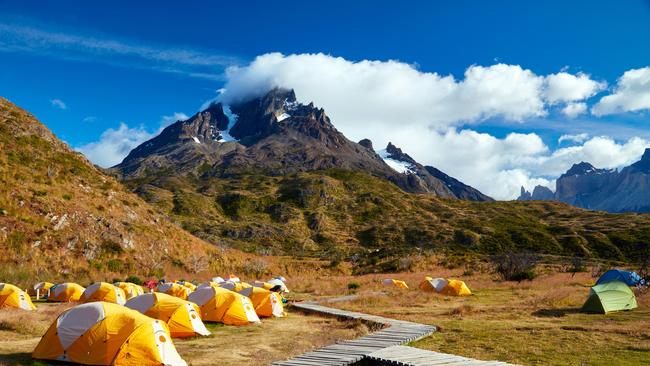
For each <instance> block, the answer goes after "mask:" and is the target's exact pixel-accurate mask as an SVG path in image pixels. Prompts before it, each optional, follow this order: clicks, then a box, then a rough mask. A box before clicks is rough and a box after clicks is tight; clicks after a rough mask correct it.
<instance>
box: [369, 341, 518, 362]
mask: <svg viewBox="0 0 650 366" xmlns="http://www.w3.org/2000/svg"><path fill="white" fill-rule="evenodd" d="M367 359H368V360H370V361H374V362H370V364H375V365H396V366H470V365H471V366H513V365H512V364H509V363H505V362H499V361H478V360H474V359H471V358H467V357H461V356H456V355H450V354H446V353H439V352H433V351H426V350H423V349H419V348H413V347H406V346H393V347H388V348H384V349H381V350H378V351H376V352H373V353H371V354H369V355H368V356H367Z"/></svg>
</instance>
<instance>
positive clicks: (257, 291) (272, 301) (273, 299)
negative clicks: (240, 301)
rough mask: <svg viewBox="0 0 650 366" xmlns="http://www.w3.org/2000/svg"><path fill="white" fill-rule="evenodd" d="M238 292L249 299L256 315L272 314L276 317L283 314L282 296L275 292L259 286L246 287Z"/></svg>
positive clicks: (265, 315) (268, 315)
mask: <svg viewBox="0 0 650 366" xmlns="http://www.w3.org/2000/svg"><path fill="white" fill-rule="evenodd" d="M239 293H240V294H242V295H244V296H246V297H248V298H249V299H251V302H252V303H253V308H254V309H255V313H257V316H259V317H271V316H274V317H278V318H279V317H283V316H284V306H283V305H282V298H281V297H280V295H279V294H278V293H277V292H271V291H269V290H265V289H263V288H260V287H248V288H245V289H243V290H241V291H239Z"/></svg>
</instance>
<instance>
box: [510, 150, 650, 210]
mask: <svg viewBox="0 0 650 366" xmlns="http://www.w3.org/2000/svg"><path fill="white" fill-rule="evenodd" d="M518 200H520V201H525V200H556V201H560V202H565V203H568V204H571V205H574V206H577V207H581V208H586V209H590V210H602V211H607V212H613V213H620V212H650V149H646V150H645V152H644V154H643V156H642V157H641V160H639V161H638V162H635V163H633V164H631V165H630V166H627V167H624V168H623V169H621V170H620V171H619V170H616V169H598V168H596V167H594V166H593V165H591V164H589V163H587V162H580V163H577V164H574V165H573V166H572V167H571V168H570V169H569V170H567V172H566V173H564V174H562V175H561V176H560V177H559V178H558V179H557V180H556V191H555V193H553V192H551V191H550V189H548V188H546V187H542V186H537V187H535V189H534V191H533V193H532V194H531V193H530V192H527V191H526V190H525V189H524V188H523V187H522V193H521V195H520V197H519V198H518Z"/></svg>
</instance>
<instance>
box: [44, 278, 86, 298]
mask: <svg viewBox="0 0 650 366" xmlns="http://www.w3.org/2000/svg"><path fill="white" fill-rule="evenodd" d="M84 291H86V289H85V288H84V287H83V286H81V285H78V284H76V283H74V282H65V283H61V284H58V285H54V286H53V287H52V288H50V296H48V297H47V301H49V302H72V301H79V300H81V295H83V293H84Z"/></svg>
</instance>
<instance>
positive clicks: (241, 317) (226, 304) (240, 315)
mask: <svg viewBox="0 0 650 366" xmlns="http://www.w3.org/2000/svg"><path fill="white" fill-rule="evenodd" d="M188 300H189V301H191V302H193V303H195V304H197V305H198V306H199V307H200V308H201V318H202V319H203V320H204V321H212V322H219V323H223V324H227V325H248V324H250V323H259V322H260V318H259V317H258V316H257V314H256V313H255V308H254V307H253V304H252V303H251V301H250V299H249V298H247V297H246V296H244V295H240V294H238V293H236V292H232V291H230V290H226V289H224V288H221V287H216V286H210V287H200V288H198V289H197V290H196V291H194V292H192V293H191V294H190V296H189V297H188Z"/></svg>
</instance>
